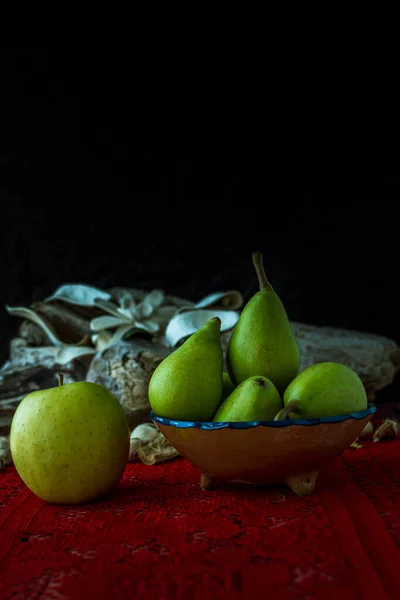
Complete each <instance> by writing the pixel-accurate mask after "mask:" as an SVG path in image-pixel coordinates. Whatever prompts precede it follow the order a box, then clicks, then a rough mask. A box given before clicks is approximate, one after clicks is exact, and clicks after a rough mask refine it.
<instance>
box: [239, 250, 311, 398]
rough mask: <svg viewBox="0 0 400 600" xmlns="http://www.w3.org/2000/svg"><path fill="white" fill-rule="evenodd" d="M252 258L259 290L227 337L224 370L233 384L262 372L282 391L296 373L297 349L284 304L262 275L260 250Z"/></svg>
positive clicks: (298, 364)
mask: <svg viewBox="0 0 400 600" xmlns="http://www.w3.org/2000/svg"><path fill="white" fill-rule="evenodd" d="M252 258H253V263H254V266H255V269H256V272H257V275H258V280H259V285H260V291H259V292H257V293H256V294H254V296H253V297H252V298H250V300H249V301H248V302H247V304H246V306H245V307H244V308H243V310H242V313H241V315H240V318H239V321H238V322H237V323H236V325H235V328H234V330H233V332H232V335H231V337H230V339H229V343H228V348H227V367H228V372H229V375H230V377H231V379H232V381H233V382H234V383H235V384H238V383H240V382H241V381H244V380H245V379H247V378H248V377H252V376H253V375H263V376H264V377H267V378H268V379H270V380H271V381H272V382H273V383H274V384H275V386H276V387H277V389H278V391H279V392H280V393H281V394H283V392H284V390H285V388H286V387H287V385H288V384H289V383H290V382H291V381H292V379H294V377H296V375H297V374H298V371H299V366H300V350H299V346H298V343H297V340H296V337H295V336H294V334H293V331H292V327H291V325H290V322H289V319H288V316H287V314H286V310H285V307H284V306H283V304H282V302H281V300H280V298H279V296H278V295H277V293H276V292H275V291H274V290H273V288H272V285H271V284H270V283H269V281H268V279H267V277H266V275H265V272H264V267H263V257H262V254H261V252H254V253H253V255H252Z"/></svg>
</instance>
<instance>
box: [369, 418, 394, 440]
mask: <svg viewBox="0 0 400 600" xmlns="http://www.w3.org/2000/svg"><path fill="white" fill-rule="evenodd" d="M399 433H400V425H399V423H397V422H396V421H393V420H392V419H384V421H383V422H382V423H381V424H380V425H379V427H377V428H376V429H375V431H374V433H373V436H372V439H373V441H374V442H379V441H380V440H382V439H384V438H395V437H396V436H398V435H399Z"/></svg>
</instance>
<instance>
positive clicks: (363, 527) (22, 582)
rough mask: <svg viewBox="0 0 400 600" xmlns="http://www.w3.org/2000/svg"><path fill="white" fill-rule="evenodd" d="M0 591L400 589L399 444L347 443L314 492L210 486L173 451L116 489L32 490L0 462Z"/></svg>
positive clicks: (389, 592)
mask: <svg viewBox="0 0 400 600" xmlns="http://www.w3.org/2000/svg"><path fill="white" fill-rule="evenodd" d="M0 488H1V489H0V598H1V599H2V600H7V599H10V598H13V599H22V600H30V599H46V600H47V599H48V600H65V599H68V600H70V599H71V600H79V599H81V598H82V599H84V600H92V599H93V600H94V599H96V600H99V599H110V600H117V599H119V598H137V599H140V600H147V599H154V600H156V599H157V600H169V599H177V600H179V599H182V600H191V599H193V600H197V599H199V600H200V599H203V598H204V599H207V600H208V599H210V600H212V599H214V598H218V599H220V598H227V599H228V598H229V599H230V600H235V599H237V598H252V599H254V600H256V599H257V598H273V599H274V600H275V599H277V600H295V599H296V600H300V599H302V600H313V599H320V598H321V599H324V600H339V599H340V600H361V599H362V600H364V599H368V600H369V599H371V600H381V599H382V600H386V599H400V442H399V441H383V442H380V443H377V444H373V443H372V442H369V443H365V444H364V447H363V448H362V449H360V450H348V451H346V452H345V454H344V455H343V456H342V457H341V458H339V459H336V461H335V462H334V463H332V464H331V465H330V466H329V467H327V468H326V469H325V470H324V471H323V472H322V473H321V475H320V478H319V481H318V483H317V486H316V489H315V492H314V494H313V495H312V496H309V497H302V498H299V497H296V496H295V495H294V494H293V493H292V492H291V491H290V490H289V488H287V487H285V486H271V487H253V486H245V485H239V484H236V485H233V484H231V485H226V484H224V485H221V484H220V485H219V486H218V487H217V488H216V489H215V490H213V491H210V492H203V491H201V489H200V488H199V474H198V472H197V470H196V469H195V468H194V467H192V466H191V465H190V464H189V463H188V462H187V461H186V460H184V459H183V458H178V459H175V460H174V461H171V462H168V463H165V464H162V465H156V466H152V467H149V466H145V465H143V464H142V463H132V464H129V465H128V466H127V468H126V471H125V475H124V478H123V480H122V481H121V484H120V486H119V488H118V490H117V492H116V494H115V495H114V496H113V497H112V498H109V499H107V500H101V501H97V502H93V503H90V504H87V505H82V506H77V507H73V506H52V505H48V504H45V503H44V502H42V501H41V500H39V499H38V498H36V497H35V496H34V495H33V494H32V493H31V492H29V490H28V489H27V488H26V487H25V485H24V484H23V483H22V482H21V480H20V479H19V477H18V475H17V474H16V471H15V469H14V468H13V467H8V468H6V469H5V470H4V471H3V472H2V473H0Z"/></svg>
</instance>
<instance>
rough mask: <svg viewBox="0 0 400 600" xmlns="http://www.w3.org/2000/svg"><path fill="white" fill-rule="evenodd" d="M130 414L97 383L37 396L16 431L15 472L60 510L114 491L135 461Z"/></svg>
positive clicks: (21, 411)
mask: <svg viewBox="0 0 400 600" xmlns="http://www.w3.org/2000/svg"><path fill="white" fill-rule="evenodd" d="M129 445H130V429H129V425H128V421H127V418H126V416H125V413H124V410H123V408H122V406H121V404H120V403H119V401H118V399H117V398H116V397H115V396H114V395H113V394H111V392H110V391H109V390H108V389H106V388H105V387H103V386H102V385H99V384H97V383H90V382H85V381H83V382H75V383H68V384H65V385H63V377H62V375H61V374H60V376H59V386H58V387H54V388H49V389H45V390H37V391H34V392H31V393H30V394H28V395H27V396H26V397H25V398H24V399H23V400H22V401H21V402H20V404H19V406H18V408H17V410H16V412H15V414H14V417H13V420H12V423H11V430H10V450H11V456H12V459H13V463H14V466H15V468H16V470H17V472H18V474H19V476H20V477H21V479H22V480H23V481H24V483H25V484H26V485H27V486H28V487H29V488H30V490H31V491H32V492H33V493H34V494H36V495H37V496H38V497H39V498H41V499H42V500H45V501H46V502H50V503H56V504H81V503H84V502H89V501H90V500H94V499H96V498H101V497H103V496H104V495H106V494H107V493H110V492H112V491H113V490H114V488H115V486H116V485H117V484H118V482H119V481H120V479H121V477H122V474H123V472H124V468H125V466H126V463H127V462H128V458H129Z"/></svg>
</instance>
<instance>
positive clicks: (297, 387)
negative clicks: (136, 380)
mask: <svg viewBox="0 0 400 600" xmlns="http://www.w3.org/2000/svg"><path fill="white" fill-rule="evenodd" d="M252 259H253V264H254V267H255V270H256V273H257V277H258V282H259V288H260V289H259V291H258V292H256V293H255V294H254V295H253V296H252V297H251V298H250V299H249V301H248V302H247V303H246V305H245V306H244V308H243V310H242V312H241V314H240V318H239V320H238V322H237V323H236V325H235V327H234V329H233V331H232V333H231V336H230V339H229V342H228V347H227V350H226V366H227V372H226V371H224V357H223V350H222V346H221V335H220V334H221V332H220V329H221V321H220V319H219V318H218V317H213V318H211V319H210V320H209V321H207V323H205V324H204V325H203V326H202V327H201V328H199V329H198V330H197V331H196V332H195V333H193V334H192V335H190V336H189V337H188V338H187V339H186V340H185V341H184V342H183V343H182V344H181V345H180V346H179V347H178V348H177V349H176V350H174V351H173V352H172V353H171V354H170V355H169V356H167V357H166V358H165V359H164V360H163V361H162V362H161V363H160V364H159V365H158V367H157V368H156V369H155V371H154V372H153V375H152V377H151V379H150V383H149V402H150V405H151V408H152V410H153V411H154V413H155V414H156V415H157V416H159V417H164V418H167V419H172V420H177V421H191V422H212V421H213V422H237V421H241V422H248V421H271V420H278V419H313V418H322V417H332V416H337V415H345V414H350V413H353V412H358V411H362V410H365V409H366V408H367V405H368V401H367V395H366V391H365V388H364V385H363V383H362V381H361V379H360V378H359V376H358V375H357V374H356V373H355V372H354V371H353V370H352V369H351V368H349V367H348V366H346V365H345V364H342V363H337V362H320V363H315V364H313V365H311V366H310V367H308V368H306V369H304V370H303V371H301V372H300V373H299V369H300V349H299V344H298V341H297V339H296V337H295V335H294V333H293V330H292V327H291V324H290V321H289V318H288V315H287V312H286V309H285V307H284V305H283V303H282V301H281V300H280V298H279V296H278V294H277V293H276V291H275V290H274V289H273V287H272V285H271V284H270V282H269V280H268V279H267V277H266V274H265V271H264V265H263V256H262V254H261V252H254V253H253V255H252Z"/></svg>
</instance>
